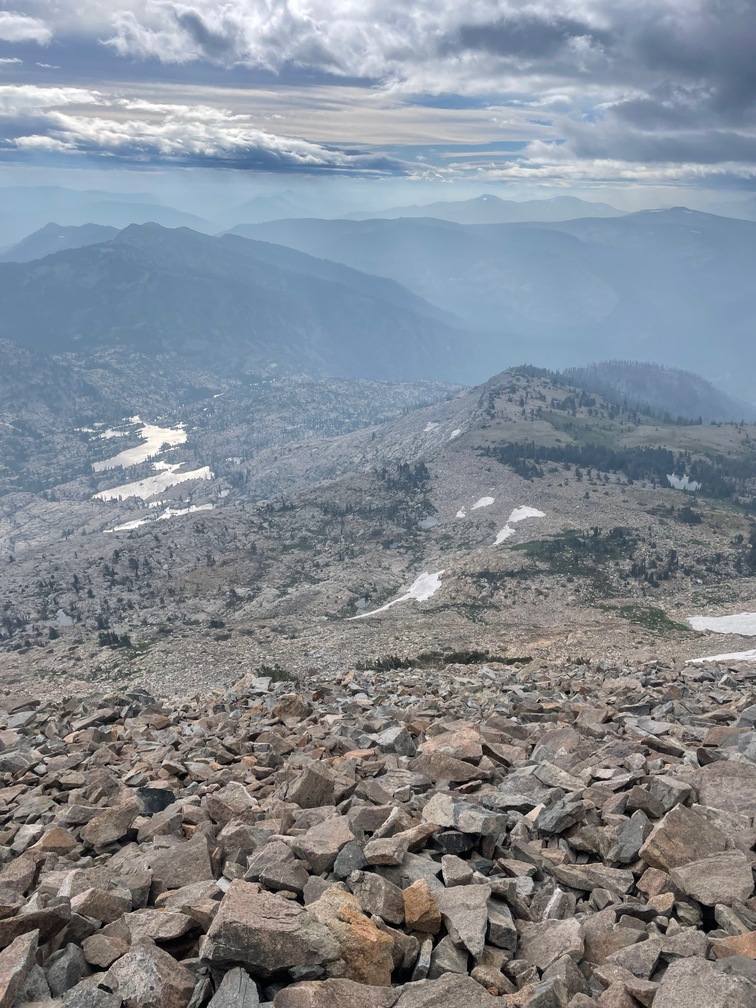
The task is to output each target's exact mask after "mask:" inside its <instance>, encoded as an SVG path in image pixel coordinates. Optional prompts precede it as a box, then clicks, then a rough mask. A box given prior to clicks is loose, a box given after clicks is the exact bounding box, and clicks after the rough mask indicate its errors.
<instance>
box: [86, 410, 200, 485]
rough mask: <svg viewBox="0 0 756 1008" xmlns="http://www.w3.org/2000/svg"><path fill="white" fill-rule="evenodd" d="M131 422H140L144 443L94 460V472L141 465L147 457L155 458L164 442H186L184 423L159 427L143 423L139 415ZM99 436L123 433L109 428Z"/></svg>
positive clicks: (171, 445) (140, 432)
mask: <svg viewBox="0 0 756 1008" xmlns="http://www.w3.org/2000/svg"><path fill="white" fill-rule="evenodd" d="M129 423H135V424H140V427H139V430H138V431H137V432H136V433H137V434H138V436H139V437H140V438H143V441H142V443H141V444H138V445H135V446H134V447H133V448H126V449H125V450H124V451H122V452H119V453H118V455H114V456H113V457H112V458H108V459H103V461H102V462H93V463H92V470H93V471H94V472H103V470H105V469H128V468H129V466H134V465H139V464H140V463H141V462H146V461H147V459H151V458H154V457H155V455H157V454H159V452H160V449H161V448H162V447H163V445H164V444H167V445H169V446H170V447H171V448H175V447H176V445H180V444H184V443H185V442H186V438H187V433H186V429H185V427H184V424H177V425H176V426H175V427H158V426H157V425H156V424H149V423H142V421H141V419H140V418H139V417H138V416H137V417H130V418H129ZM99 436H100V437H101V438H113V437H120V436H121V435H120V433H119V432H118V431H111V430H107V431H103V432H102V433H101V434H100V435H99Z"/></svg>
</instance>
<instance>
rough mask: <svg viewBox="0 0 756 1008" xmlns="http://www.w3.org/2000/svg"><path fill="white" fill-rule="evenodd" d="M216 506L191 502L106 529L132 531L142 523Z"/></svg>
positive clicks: (150, 522)
mask: <svg viewBox="0 0 756 1008" xmlns="http://www.w3.org/2000/svg"><path fill="white" fill-rule="evenodd" d="M157 503H158V504H162V503H164V502H163V501H158V502H157ZM147 507H153V505H152V504H148V505H147ZM214 507H215V505H214V504H190V505H189V507H185V508H166V509H165V511H163V513H162V514H160V515H158V516H157V518H134V519H132V520H131V521H127V522H124V524H123V525H116V527H115V528H112V529H105V531H106V532H131V530H132V529H135V528H139V526H140V525H150V524H152V522H156V521H168V520H169V519H170V518H179V517H180V516H181V515H187V514H195V512H197V511H212V509H213V508H214Z"/></svg>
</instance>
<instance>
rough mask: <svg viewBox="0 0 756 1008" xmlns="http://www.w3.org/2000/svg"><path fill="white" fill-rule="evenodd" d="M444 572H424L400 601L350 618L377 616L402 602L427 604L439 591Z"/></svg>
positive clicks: (388, 603)
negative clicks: (413, 601) (412, 600)
mask: <svg viewBox="0 0 756 1008" xmlns="http://www.w3.org/2000/svg"><path fill="white" fill-rule="evenodd" d="M443 573H444V571H442V570H440V571H436V573H435V574H430V573H429V572H428V571H423V573H422V574H421V575H420V576H419V577H416V578H415V580H414V581H413V582H412V584H411V585H410V586H409V588H408V589H407V591H406V592H405V593H404V595H400V597H399V598H398V599H394V601H393V602H387V603H386V605H383V606H381V607H380V609H373V611H372V612H369V613H360V615H359V616H350V619H353V620H357V619H365V618H366V617H367V616H377V615H378V613H382V612H385V611H386V610H387V609H390V608H391V607H392V606H395V605H399V603H400V602H409V601H410V600H411V599H414V600H415V601H416V602H425V601H426V600H427V599H429V598H431V596H433V595H435V594H436V592H437V591H438V589H439V588H440V587H441V575H442V574H443Z"/></svg>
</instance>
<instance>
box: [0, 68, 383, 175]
mask: <svg viewBox="0 0 756 1008" xmlns="http://www.w3.org/2000/svg"><path fill="white" fill-rule="evenodd" d="M0 135H2V136H3V137H4V138H5V139H4V141H0V151H3V150H4V152H5V153H6V154H9V153H10V154H13V153H16V154H25V153H48V154H55V155H58V156H59V155H69V156H73V157H81V156H83V155H86V156H88V157H94V158H97V159H105V160H107V159H113V158H117V159H119V160H121V161H127V162H131V163H137V164H152V163H160V164H174V165H189V166H198V165H201V166H223V167H233V168H248V169H256V170H267V171H283V172H286V171H290V172H297V171H299V172H301V171H309V172H312V171H314V172H318V171H321V172H333V173H338V172H352V173H363V174H370V173H376V172H380V173H383V172H395V173H396V172H401V171H402V166H401V164H400V163H399V162H398V161H396V160H393V159H390V158H388V157H386V156H384V155H382V154H374V153H372V152H370V151H366V150H361V149H345V148H340V147H337V146H335V145H326V144H318V143H313V142H311V141H309V140H305V139H301V138H298V137H286V136H279V135H276V134H274V133H271V132H269V131H267V130H263V129H260V128H259V127H257V126H256V125H255V124H254V123H253V122H252V121H251V119H250V117H249V116H247V115H245V114H243V113H236V112H232V111H229V110H228V109H219V108H216V107H214V106H210V105H177V104H167V103H164V104H159V103H155V102H150V101H145V100H140V99H132V98H124V97H119V96H117V95H114V94H109V93H104V92H102V91H95V90H90V89H83V88H72V87H68V88H66V87H62V88H52V87H51V88H45V87H38V86H32V85H28V86H22V87H12V86H9V85H6V86H0Z"/></svg>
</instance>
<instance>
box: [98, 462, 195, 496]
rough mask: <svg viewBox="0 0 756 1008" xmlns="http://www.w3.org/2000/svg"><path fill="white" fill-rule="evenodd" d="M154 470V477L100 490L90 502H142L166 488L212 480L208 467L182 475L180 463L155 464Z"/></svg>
mask: <svg viewBox="0 0 756 1008" xmlns="http://www.w3.org/2000/svg"><path fill="white" fill-rule="evenodd" d="M155 468H156V469H157V470H158V472H156V473H155V475H154V476H146V477H145V478H144V479H141V480H135V481H134V482H133V483H124V484H123V485H122V486H117V487H112V488H111V489H110V490H101V491H100V492H99V493H96V494H94V496H93V498H92V500H103V501H108V500H123V499H125V498H126V497H141V498H142V500H147V499H148V498H150V497H154V496H155V494H157V493H161V492H162V491H163V490H167V489H168V487H171V486H176V484H177V483H186V482H188V481H189V480H197V479H201V480H211V479H213V474H212V472H211V471H210V466H202V467H201V468H199V469H191V470H190V471H189V472H183V473H182V472H178V470H179V469H180V468H181V463H176V464H172V463H170V462H156V463H155Z"/></svg>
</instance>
